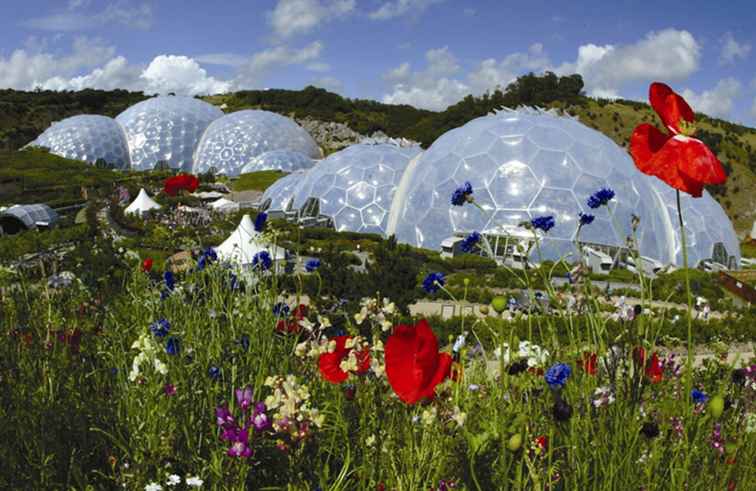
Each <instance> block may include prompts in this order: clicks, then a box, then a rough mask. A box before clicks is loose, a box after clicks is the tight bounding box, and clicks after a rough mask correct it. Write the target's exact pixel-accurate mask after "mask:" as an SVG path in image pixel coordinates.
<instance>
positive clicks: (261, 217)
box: [255, 212, 268, 232]
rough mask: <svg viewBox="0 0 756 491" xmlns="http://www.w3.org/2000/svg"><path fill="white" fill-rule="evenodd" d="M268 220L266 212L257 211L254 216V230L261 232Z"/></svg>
mask: <svg viewBox="0 0 756 491" xmlns="http://www.w3.org/2000/svg"><path fill="white" fill-rule="evenodd" d="M267 221H268V214H267V213H265V212H262V213H258V214H257V216H256V217H255V231H257V232H262V231H263V230H264V229H265V222H267Z"/></svg>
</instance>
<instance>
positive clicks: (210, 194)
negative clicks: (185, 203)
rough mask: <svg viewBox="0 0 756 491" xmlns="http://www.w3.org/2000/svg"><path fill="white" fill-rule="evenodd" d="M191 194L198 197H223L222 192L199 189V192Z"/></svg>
mask: <svg viewBox="0 0 756 491" xmlns="http://www.w3.org/2000/svg"><path fill="white" fill-rule="evenodd" d="M192 196H195V197H197V198H199V199H218V198H222V197H223V193H219V192H218V191H200V192H199V193H197V192H194V193H192Z"/></svg>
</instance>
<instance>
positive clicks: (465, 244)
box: [459, 232, 481, 252]
mask: <svg viewBox="0 0 756 491" xmlns="http://www.w3.org/2000/svg"><path fill="white" fill-rule="evenodd" d="M480 239H481V236H480V234H479V233H478V232H473V233H471V234H470V235H468V236H467V237H465V240H463V241H462V243H460V244H459V248H460V249H462V251H463V252H472V250H473V247H475V245H476V244H477V243H478V242H480Z"/></svg>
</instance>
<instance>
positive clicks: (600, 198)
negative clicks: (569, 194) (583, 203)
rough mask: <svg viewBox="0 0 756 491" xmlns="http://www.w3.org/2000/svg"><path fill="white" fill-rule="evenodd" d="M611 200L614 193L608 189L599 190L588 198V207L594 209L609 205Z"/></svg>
mask: <svg viewBox="0 0 756 491" xmlns="http://www.w3.org/2000/svg"><path fill="white" fill-rule="evenodd" d="M612 198H614V191H612V190H611V189H609V188H601V189H599V190H598V191H596V192H595V193H593V194H592V195H591V196H590V197H589V198H588V206H589V207H590V208H594V209H595V208H598V207H599V206H602V205H605V204H607V203H609V201H611V200H612Z"/></svg>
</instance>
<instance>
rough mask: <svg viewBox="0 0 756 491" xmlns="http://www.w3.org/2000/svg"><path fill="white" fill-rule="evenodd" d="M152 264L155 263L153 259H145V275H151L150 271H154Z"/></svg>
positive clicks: (143, 265)
mask: <svg viewBox="0 0 756 491" xmlns="http://www.w3.org/2000/svg"><path fill="white" fill-rule="evenodd" d="M152 263H153V261H152V258H149V257H148V258H147V259H145V260H144V261H142V271H144V272H145V273H149V272H150V271H152Z"/></svg>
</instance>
